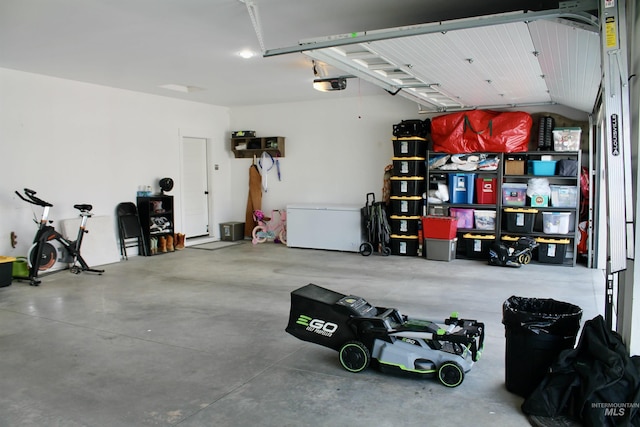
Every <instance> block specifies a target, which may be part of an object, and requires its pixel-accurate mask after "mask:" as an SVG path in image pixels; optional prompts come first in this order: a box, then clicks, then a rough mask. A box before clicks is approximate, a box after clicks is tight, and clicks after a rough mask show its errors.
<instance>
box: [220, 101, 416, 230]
mask: <svg viewBox="0 0 640 427" xmlns="http://www.w3.org/2000/svg"><path fill="white" fill-rule="evenodd" d="M326 95H327V100H325V101H314V102H299V103H291V104H273V105H261V106H252V107H238V108H231V129H234V130H255V131H256V136H284V137H286V148H285V157H284V158H283V159H280V169H281V175H282V180H281V181H278V178H277V174H276V172H275V168H274V169H273V170H271V172H269V174H268V176H267V179H268V191H267V192H266V193H263V198H262V205H263V209H265V210H270V209H279V208H284V207H286V205H287V204H290V203H318V204H322V203H341V204H355V205H364V203H365V196H366V194H367V193H369V192H374V193H375V194H376V199H378V198H379V197H381V188H382V180H383V173H384V167H385V165H387V164H389V163H391V157H392V156H393V145H392V142H391V138H392V137H393V135H392V130H393V124H395V123H398V122H400V121H401V120H406V119H424V117H420V116H419V115H418V108H417V106H416V104H414V103H412V102H408V101H406V100H405V99H403V98H400V97H392V96H391V95H386V96H374V97H363V98H362V99H360V98H343V97H341V94H340V93H337V92H333V93H327V94H326ZM251 162H252V159H234V160H233V162H232V166H231V169H232V173H231V177H232V180H233V194H234V195H237V197H234V198H233V201H232V204H233V211H234V212H238V213H239V216H238V219H239V220H244V219H243V218H244V212H245V208H246V199H247V192H248V180H249V167H250V165H251Z"/></svg>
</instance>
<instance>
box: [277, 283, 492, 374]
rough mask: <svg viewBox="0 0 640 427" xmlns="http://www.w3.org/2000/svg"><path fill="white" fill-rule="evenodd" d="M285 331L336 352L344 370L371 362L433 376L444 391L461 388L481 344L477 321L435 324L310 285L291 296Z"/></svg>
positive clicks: (451, 319) (361, 368) (481, 329)
mask: <svg viewBox="0 0 640 427" xmlns="http://www.w3.org/2000/svg"><path fill="white" fill-rule="evenodd" d="M286 331H287V332H288V333H290V334H291V335H293V336H294V337H296V338H299V339H301V340H303V341H309V342H312V343H315V344H319V345H322V346H325V347H328V348H332V349H334V350H336V351H338V352H339V360H340V364H341V365H342V367H343V368H345V369H346V370H347V371H350V372H361V371H364V370H365V369H367V367H368V366H369V365H370V364H372V362H375V364H376V365H377V366H378V367H379V368H380V369H381V370H382V371H395V372H402V373H410V374H415V375H419V376H437V377H438V379H439V380H440V382H441V383H442V384H444V385H445V386H447V387H456V386H458V385H460V384H461V383H462V381H463V380H464V376H465V373H467V372H468V371H469V370H470V369H471V367H472V366H473V364H474V363H475V362H476V361H477V360H478V359H479V358H480V355H481V353H482V348H483V345H484V324H483V323H480V322H477V321H476V320H467V319H459V318H458V316H457V314H455V313H454V314H452V315H451V317H449V318H448V319H446V320H445V321H444V325H439V324H436V323H434V322H432V321H429V320H422V319H413V318H409V317H407V316H404V315H402V314H400V312H398V310H396V309H395V308H385V307H374V306H372V305H370V304H369V303H368V302H367V301H365V300H364V299H363V298H361V297H358V296H354V295H343V294H341V293H338V292H334V291H331V290H329V289H325V288H322V287H320V286H316V285H314V284H309V285H306V286H303V287H301V288H299V289H296V290H295V291H293V292H291V312H290V314H289V324H288V326H287V328H286Z"/></svg>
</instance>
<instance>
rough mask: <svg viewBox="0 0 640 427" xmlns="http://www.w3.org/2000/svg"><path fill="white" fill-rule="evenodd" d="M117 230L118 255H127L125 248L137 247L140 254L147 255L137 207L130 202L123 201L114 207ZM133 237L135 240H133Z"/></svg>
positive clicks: (124, 257) (125, 256) (123, 256)
mask: <svg viewBox="0 0 640 427" xmlns="http://www.w3.org/2000/svg"><path fill="white" fill-rule="evenodd" d="M116 216H117V217H118V230H119V232H120V255H121V256H122V258H123V259H127V260H128V259H129V258H128V257H127V248H132V247H136V246H137V247H138V253H139V254H140V255H149V253H148V251H147V245H146V244H145V240H144V236H143V234H142V226H140V218H139V217H138V208H137V207H136V205H135V204H134V203H132V202H123V203H120V204H118V207H117V208H116ZM133 239H135V240H133Z"/></svg>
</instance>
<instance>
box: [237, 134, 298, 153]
mask: <svg viewBox="0 0 640 427" xmlns="http://www.w3.org/2000/svg"><path fill="white" fill-rule="evenodd" d="M284 139H285V138H284V137H283V136H268V137H263V138H257V137H251V138H245V137H242V138H231V151H232V152H233V155H234V156H235V157H236V158H237V159H238V158H251V157H253V156H256V157H260V156H261V155H262V153H263V152H267V153H269V154H271V156H273V157H284Z"/></svg>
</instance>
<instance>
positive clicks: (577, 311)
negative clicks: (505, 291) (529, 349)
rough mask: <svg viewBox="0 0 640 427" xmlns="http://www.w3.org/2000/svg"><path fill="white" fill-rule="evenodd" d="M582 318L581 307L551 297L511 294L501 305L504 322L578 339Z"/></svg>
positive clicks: (521, 329)
mask: <svg viewBox="0 0 640 427" xmlns="http://www.w3.org/2000/svg"><path fill="white" fill-rule="evenodd" d="M581 318H582V309H581V308H580V307H578V306H576V305H573V304H569V303H567V302H562V301H556V300H554V299H550V298H542V299H540V298H524V297H517V296H512V297H511V298H509V299H508V300H506V301H505V302H504V304H503V305H502V323H503V324H504V325H505V327H506V328H507V329H512V330H516V331H518V332H525V333H527V332H528V333H532V334H551V335H557V336H563V337H574V338H575V337H576V336H577V334H578V330H579V329H580V319H581Z"/></svg>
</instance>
